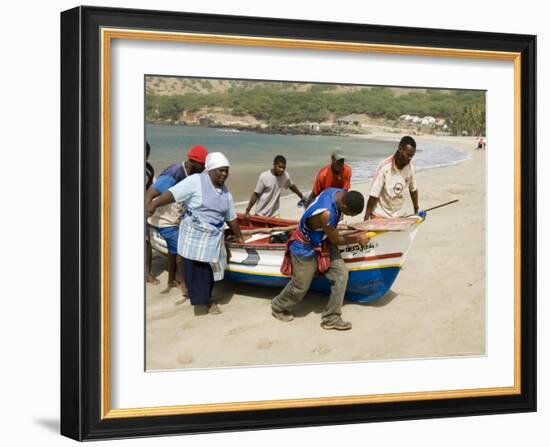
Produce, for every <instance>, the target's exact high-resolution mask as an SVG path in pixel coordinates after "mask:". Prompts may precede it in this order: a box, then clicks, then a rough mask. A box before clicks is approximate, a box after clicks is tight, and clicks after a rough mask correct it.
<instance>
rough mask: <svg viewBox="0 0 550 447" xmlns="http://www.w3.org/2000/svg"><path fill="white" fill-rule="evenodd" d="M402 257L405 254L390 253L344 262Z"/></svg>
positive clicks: (350, 259) (349, 259)
mask: <svg viewBox="0 0 550 447" xmlns="http://www.w3.org/2000/svg"><path fill="white" fill-rule="evenodd" d="M401 256H403V253H388V254H385V255H377V256H365V257H364V258H346V259H344V262H363V261H376V260H377V259H390V258H400V257H401Z"/></svg>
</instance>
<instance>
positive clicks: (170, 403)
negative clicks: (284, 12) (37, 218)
mask: <svg viewBox="0 0 550 447" xmlns="http://www.w3.org/2000/svg"><path fill="white" fill-rule="evenodd" d="M535 45H536V38H535V36H531V35H516V34H494V33H482V32H472V31H451V30H438V29H419V28H403V27H394V26H390V25H388V26H378V25H377V26H372V25H363V24H361V25H360V24H352V23H330V22H313V21H297V20H281V19H267V18H258V17H237V16H221V15H207V14H190V13H180V12H177V13H176V12H166V11H143V10H130V9H128V10H124V9H109V8H96V7H78V8H75V9H71V10H68V11H65V12H63V13H61V81H62V84H61V106H62V107H61V109H62V110H61V123H62V126H61V146H62V147H61V203H62V211H61V222H62V223H61V235H62V237H61V240H62V243H61V253H62V261H61V262H62V265H61V270H62V281H61V312H62V326H61V374H62V376H61V385H62V386H61V433H62V434H63V435H65V436H68V437H71V438H74V439H77V440H93V439H105V438H120V437H140V436H155V435H162V434H188V433H199V432H201V433H203V432H214V431H231V430H232V431H234V430H249V429H269V428H281V427H298V426H312V425H329V424H343V423H359V422H370V421H392V420H403V419H413V418H436V417H451V416H466V415H481V414H494V413H511V412H527V411H536V280H537V278H536V213H535V209H536V191H535V185H536V176H535V173H536V169H535V168H536V166H535V160H536V147H535V136H536V116H535V90H536V75H535V73H536V71H535ZM144 179H145V181H144Z"/></svg>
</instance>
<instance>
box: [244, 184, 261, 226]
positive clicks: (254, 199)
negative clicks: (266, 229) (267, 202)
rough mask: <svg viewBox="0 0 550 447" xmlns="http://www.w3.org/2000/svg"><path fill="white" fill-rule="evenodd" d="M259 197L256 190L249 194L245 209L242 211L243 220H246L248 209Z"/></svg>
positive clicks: (248, 213)
mask: <svg viewBox="0 0 550 447" xmlns="http://www.w3.org/2000/svg"><path fill="white" fill-rule="evenodd" d="M259 197H260V194H258V193H257V192H256V191H254V192H253V193H252V195H251V196H250V200H249V201H248V205H247V207H246V211H245V212H244V219H245V220H248V217H249V216H250V210H251V209H252V207H253V206H254V204H255V203H256V201H257V200H258V198H259Z"/></svg>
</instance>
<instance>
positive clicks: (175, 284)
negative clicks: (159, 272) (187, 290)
mask: <svg viewBox="0 0 550 447" xmlns="http://www.w3.org/2000/svg"><path fill="white" fill-rule="evenodd" d="M180 286H181V284H180V283H179V282H178V281H176V280H174V281H169V282H168V284H166V289H164V290H162V291H161V292H160V293H168V292H170V289H175V288H179V287H180Z"/></svg>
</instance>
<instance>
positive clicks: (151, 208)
mask: <svg viewBox="0 0 550 447" xmlns="http://www.w3.org/2000/svg"><path fill="white" fill-rule="evenodd" d="M149 189H151V188H149ZM175 201H176V200H175V199H174V196H173V195H172V193H171V192H170V191H166V192H163V193H162V194H160V195H159V196H157V198H156V199H155V200H152V201H151V202H149V203H148V204H147V208H146V210H147V215H148V216H149V217H151V216H152V215H153V214H154V213H155V210H156V209H157V208H158V207H159V206H163V205H168V204H170V203H174V202H175Z"/></svg>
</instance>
